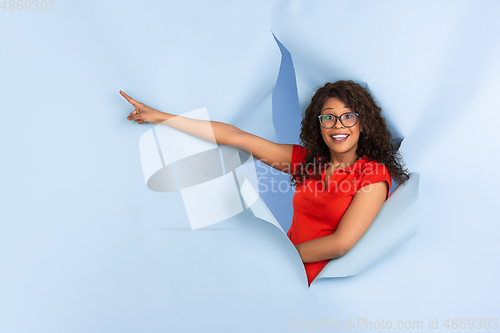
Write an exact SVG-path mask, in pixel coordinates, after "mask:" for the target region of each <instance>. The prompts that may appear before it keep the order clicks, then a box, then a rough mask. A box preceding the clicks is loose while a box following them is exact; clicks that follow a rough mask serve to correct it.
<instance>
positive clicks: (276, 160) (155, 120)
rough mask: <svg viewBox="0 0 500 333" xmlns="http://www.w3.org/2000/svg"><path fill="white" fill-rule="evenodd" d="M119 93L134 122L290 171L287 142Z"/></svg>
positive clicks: (290, 152) (290, 146) (290, 149)
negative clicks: (168, 129)
mask: <svg viewBox="0 0 500 333" xmlns="http://www.w3.org/2000/svg"><path fill="white" fill-rule="evenodd" d="M120 94H121V95H122V96H123V97H125V99H126V100H127V101H128V102H129V103H130V104H132V105H133V106H134V107H135V110H134V111H132V112H131V113H130V115H129V116H128V117H127V119H128V120H130V121H136V122H137V123H138V124H144V123H146V122H148V123H151V124H165V125H167V126H170V127H172V128H175V129H177V130H180V131H183V132H185V133H188V134H191V135H194V136H196V137H198V138H201V139H204V140H207V141H211V142H214V140H215V143H217V144H220V145H227V146H233V147H236V148H238V149H241V150H243V151H245V152H247V153H252V155H253V157H254V158H257V159H258V160H260V161H261V162H263V163H265V164H267V165H269V166H271V167H273V168H275V169H278V170H280V171H283V172H286V173H290V163H291V159H292V147H293V145H291V144H278V143H274V142H272V141H269V140H266V139H264V138H261V137H259V136H256V135H253V134H251V133H248V132H245V131H243V130H240V129H239V128H237V127H235V126H233V125H230V124H225V123H222V122H218V121H207V120H199V119H191V118H186V117H182V116H177V115H174V114H170V113H166V112H162V111H159V110H156V109H153V108H151V107H149V106H147V105H145V104H143V103H141V102H138V101H136V100H135V99H133V98H132V97H130V96H128V95H127V94H126V93H124V92H123V91H121V90H120Z"/></svg>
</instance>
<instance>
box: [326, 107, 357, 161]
mask: <svg viewBox="0 0 500 333" xmlns="http://www.w3.org/2000/svg"><path fill="white" fill-rule="evenodd" d="M347 112H353V113H354V111H353V110H351V109H349V108H348V107H347V106H346V105H345V104H344V103H343V102H342V101H341V100H340V99H338V98H337V97H332V98H329V99H328V100H326V102H325V104H323V107H322V108H321V113H320V114H321V115H324V114H332V115H335V116H337V117H340V116H341V115H342V114H344V113H347ZM318 125H319V124H318ZM360 127H361V125H360V121H359V119H358V120H357V122H356V125H354V126H352V127H345V126H344V125H342V123H341V122H340V119H337V122H336V124H335V126H334V127H332V128H324V127H323V126H320V128H321V135H322V136H323V140H324V141H325V143H326V145H327V146H328V148H330V154H331V155H336V154H342V155H344V154H349V153H354V154H356V149H357V148H358V140H359V133H360V132H361V128H360Z"/></svg>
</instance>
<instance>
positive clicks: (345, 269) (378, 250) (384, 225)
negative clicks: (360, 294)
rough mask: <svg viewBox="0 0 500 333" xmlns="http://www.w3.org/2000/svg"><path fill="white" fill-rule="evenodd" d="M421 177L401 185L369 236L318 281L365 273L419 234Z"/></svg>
mask: <svg viewBox="0 0 500 333" xmlns="http://www.w3.org/2000/svg"><path fill="white" fill-rule="evenodd" d="M419 178H420V175H419V174H418V173H414V172H413V173H411V174H410V179H409V180H408V181H407V182H406V183H405V184H402V185H399V186H398V187H397V188H396V190H394V192H393V193H392V194H391V196H390V197H389V198H388V199H387V201H386V202H385V203H384V205H383V206H382V208H381V209H380V211H379V213H378V215H377V217H376V218H375V220H374V221H373V222H372V224H371V225H370V227H369V228H368V230H367V231H366V233H365V234H364V235H363V236H362V237H361V238H360V240H359V241H358V242H357V243H356V244H355V245H354V246H353V247H352V249H351V250H350V251H349V252H348V253H346V254H345V255H343V256H342V257H339V258H335V259H332V260H330V262H329V263H328V264H327V265H326V266H325V267H324V268H323V270H322V271H321V272H320V273H319V274H318V276H317V278H318V279H320V278H335V277H346V276H352V275H356V274H359V273H361V272H362V271H364V270H365V269H366V268H368V266H370V265H371V264H373V263H375V262H376V261H378V260H379V259H381V258H383V257H384V256H386V255H387V254H388V253H390V252H391V251H393V250H394V249H396V248H397V247H398V246H400V245H401V244H403V243H405V242H406V241H408V240H409V239H410V238H412V237H413V236H415V235H416V234H417V230H418V220H417V214H415V211H414V209H415V203H416V201H417V199H418V183H419Z"/></svg>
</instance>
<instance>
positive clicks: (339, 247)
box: [295, 181, 389, 263]
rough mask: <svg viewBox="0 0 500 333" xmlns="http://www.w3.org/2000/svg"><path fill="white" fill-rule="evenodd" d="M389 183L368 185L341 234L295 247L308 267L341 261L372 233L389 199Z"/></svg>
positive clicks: (344, 219)
mask: <svg viewBox="0 0 500 333" xmlns="http://www.w3.org/2000/svg"><path fill="white" fill-rule="evenodd" d="M388 186H389V185H388V184H387V182H386V181H382V182H378V183H374V184H371V185H367V186H365V187H363V188H362V189H361V190H359V191H358V192H357V193H356V195H354V198H353V199H352V202H351V204H350V205H349V208H347V211H346V212H345V214H344V216H342V219H341V220H340V223H339V225H338V227H337V230H336V231H335V232H334V233H333V234H331V235H328V236H324V237H319V238H316V239H313V240H310V241H307V242H304V243H301V244H297V245H295V247H296V248H297V251H298V252H299V255H300V257H301V258H302V261H303V262H304V263H308V262H316V261H321V260H326V259H334V258H337V257H341V256H343V255H344V254H346V253H347V252H349V251H350V250H351V248H352V247H353V246H354V244H356V243H357V241H358V240H359V239H360V238H361V236H363V234H364V233H365V232H366V230H368V228H369V227H370V225H371V224H372V222H373V220H374V219H375V217H376V216H377V214H378V212H379V211H380V208H382V205H383V204H384V201H385V199H386V197H387V188H388Z"/></svg>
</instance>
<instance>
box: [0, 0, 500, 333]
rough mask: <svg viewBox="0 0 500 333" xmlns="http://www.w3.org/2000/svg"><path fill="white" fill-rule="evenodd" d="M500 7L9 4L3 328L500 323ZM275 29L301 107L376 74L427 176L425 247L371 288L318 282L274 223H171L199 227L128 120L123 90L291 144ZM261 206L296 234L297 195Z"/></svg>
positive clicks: (4, 27)
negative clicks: (285, 134)
mask: <svg viewBox="0 0 500 333" xmlns="http://www.w3.org/2000/svg"><path fill="white" fill-rule="evenodd" d="M499 10H500V4H499V3H498V2H497V1H487V0H482V1H405V2H401V1H356V2H352V1H263V0H262V1H251V2H249V1H245V2H234V1H233V2H229V1H211V2H207V1H193V0H188V1H183V2H173V1H167V2H160V1H142V2H138V1H135V2H134V1H86V2H76V1H67V2H62V1H61V2H59V1H56V2H55V10H54V11H45V12H42V11H38V12H33V11H29V12H28V11H25V10H23V11H18V10H17V9H16V10H14V11H9V3H7V10H6V11H3V10H0V31H1V32H2V33H1V34H0V45H1V47H0V61H1V66H0V97H1V101H2V103H1V110H2V114H3V118H2V121H1V122H0V139H1V140H0V142H1V143H0V147H1V153H2V158H1V161H2V162H1V163H0V181H1V182H0V202H1V209H0V226H1V232H0V265H1V272H2V273H1V274H0V314H1V316H0V331H1V332H89V331H92V332H200V331H204V332H256V331H263V332H287V331H291V330H292V331H293V330H294V328H295V326H294V323H297V324H298V323H299V321H300V322H301V325H302V327H305V326H306V324H307V321H320V322H321V323H323V325H325V323H326V322H328V321H324V319H327V320H333V321H344V320H347V321H349V320H352V321H356V320H357V319H358V318H366V319H367V320H371V321H372V322H374V321H381V320H382V319H383V320H385V321H387V320H391V321H392V325H393V327H395V326H396V325H397V323H398V321H403V322H404V321H411V322H413V321H422V322H423V325H424V329H422V330H419V331H427V328H428V321H429V318H430V320H432V321H435V320H436V319H438V320H439V329H440V330H446V327H444V326H443V324H444V323H445V320H446V319H447V318H450V324H451V319H452V318H458V320H460V318H474V319H476V318H480V319H482V320H483V319H485V318H490V319H491V318H498V316H499V311H498V310H499V308H500V307H499V301H498V300H499V292H498V290H499V289H498V288H497V286H496V281H497V280H498V277H499V268H500V267H499V262H500V260H499V245H498V241H497V238H498V233H499V231H500V226H499V223H498V218H497V216H498V215H499V208H498V204H497V202H498V193H497V189H498V188H499V185H500V184H499V182H498V179H497V177H496V173H495V171H496V167H497V165H498V162H499V158H498V146H497V143H498V129H497V127H498V123H499V120H500V116H499V114H498V111H500V102H499V100H498V97H497V96H498V91H499V88H500V79H499V78H500V61H499V60H498V59H500V43H499V40H500V39H499V37H500V36H499V35H500V33H499V31H500V23H498V20H497V14H498V12H499ZM273 33H274V35H275V36H276V38H278V39H279V41H280V42H281V43H283V45H284V46H285V47H286V48H287V50H288V51H289V52H290V54H291V57H292V58H293V64H294V70H295V73H296V75H297V87H298V96H299V99H298V103H299V104H300V106H301V108H302V110H303V108H304V106H305V105H306V104H307V101H308V99H309V98H310V97H311V94H312V93H313V91H314V90H315V89H316V88H317V87H319V86H320V85H322V84H323V83H324V82H326V81H333V80H337V79H345V78H349V79H354V80H357V81H361V82H366V83H367V84H368V86H369V88H370V90H371V91H372V93H373V94H374V96H375V98H376V100H377V101H379V103H380V105H381V106H382V108H383V110H384V115H385V116H386V117H387V119H389V121H390V122H391V124H392V125H393V126H394V127H395V128H396V129H397V130H398V131H399V133H400V134H401V135H402V136H403V137H405V140H404V141H403V144H402V146H401V150H402V152H403V155H404V158H405V161H406V163H407V166H408V168H409V169H410V170H412V171H417V172H419V173H420V174H421V178H420V229H419V233H418V234H417V236H415V237H414V238H412V239H411V240H410V241H409V242H407V243H406V244H404V245H403V246H402V247H401V248H400V249H399V250H398V251H396V252H394V253H393V254H391V255H390V256H388V257H387V258H386V259H384V260H382V261H380V262H379V263H378V264H376V265H374V266H373V267H372V268H370V269H369V270H367V271H366V272H364V273H363V274H360V275H357V276H354V277H350V278H342V279H335V280H320V281H317V283H314V284H313V285H312V286H311V288H310V289H308V288H307V284H306V280H305V275H304V272H303V270H300V269H299V268H300V266H299V265H298V263H299V262H298V258H297V257H294V256H292V255H290V254H291V253H293V252H292V250H293V246H292V245H291V244H290V242H289V241H288V240H287V238H286V236H285V235H283V234H282V233H281V232H280V231H279V230H277V229H276V228H274V227H273V226H271V225H269V224H267V223H266V222H261V221H257V220H251V219H250V217H249V216H245V215H244V214H243V215H241V216H237V217H235V218H233V219H230V220H228V221H225V222H222V223H220V224H218V225H217V227H219V228H225V229H222V230H218V231H213V230H199V231H190V230H177V231H174V230H167V229H169V228H187V227H188V226H189V224H188V221H187V216H186V213H185V210H184V207H183V204H182V200H181V198H180V195H179V194H178V193H173V194H172V193H156V192H152V191H150V190H148V189H147V188H146V186H145V184H144V178H143V176H142V170H141V165H140V159H139V152H138V140H139V137H140V136H141V135H142V134H143V133H144V132H145V131H146V130H147V129H148V128H150V126H151V125H142V126H139V125H137V124H135V123H130V122H128V121H127V120H126V116H127V115H128V113H130V111H132V108H131V107H130V106H129V105H127V102H126V101H125V100H124V99H123V98H122V97H121V96H120V95H119V94H118V90H120V89H122V90H123V91H125V92H127V93H129V94H130V95H131V96H132V97H134V98H137V99H138V100H140V101H143V102H144V103H147V104H148V105H150V106H152V107H156V108H158V109H160V110H163V111H167V112H172V113H175V114H180V113H183V112H186V111H190V110H193V109H196V108H199V107H203V106H206V107H207V109H208V110H209V112H210V115H211V118H212V119H213V120H217V121H223V122H228V123H231V124H233V125H235V126H238V127H240V128H242V129H243V130H246V131H249V132H252V133H254V134H256V135H260V136H263V137H265V138H267V139H269V140H273V141H277V140H278V138H277V136H276V133H275V131H274V128H273V125H272V117H273V114H272V105H273V104H275V103H276V101H273V96H272V91H273V88H274V86H275V84H276V80H277V78H278V71H279V68H280V64H281V53H280V50H279V47H278V45H277V43H276V41H275V39H274V37H273ZM288 74H290V72H288ZM289 77H290V76H289ZM283 96H284V97H283V98H286V97H285V96H287V94H284V95H283ZM290 98H293V94H292V96H291V97H290ZM278 102H279V101H278ZM285 102H286V103H292V105H293V101H291V100H288V99H285V101H281V103H278V104H280V105H284V104H283V103H285ZM277 177H278V178H277V179H288V177H286V176H285V177H284V178H279V177H281V176H277ZM265 195H267V196H265ZM265 195H263V197H264V199H265V200H267V201H268V202H269V205H270V206H271V208H272V209H273V210H274V211H275V212H276V216H277V218H278V219H279V220H280V221H283V223H284V224H285V225H286V219H287V218H290V217H291V212H290V209H291V203H290V202H289V198H291V194H290V193H288V194H277V193H276V195H271V194H269V193H266V194H265ZM271 198H275V199H271ZM287 198H288V199H287ZM270 200H276V201H274V202H272V201H270ZM279 207H282V208H281V209H279ZM351 328H352V327H351ZM359 330H360V331H364V326H361V327H359ZM367 331H371V330H370V329H368V330H367ZM394 331H399V330H398V329H395V330H394ZM433 331H435V330H433Z"/></svg>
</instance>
